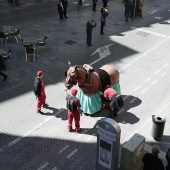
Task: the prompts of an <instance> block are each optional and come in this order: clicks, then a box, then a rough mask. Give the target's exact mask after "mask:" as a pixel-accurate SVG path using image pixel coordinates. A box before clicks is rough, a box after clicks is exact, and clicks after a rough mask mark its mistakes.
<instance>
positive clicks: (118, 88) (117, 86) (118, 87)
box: [110, 82, 121, 94]
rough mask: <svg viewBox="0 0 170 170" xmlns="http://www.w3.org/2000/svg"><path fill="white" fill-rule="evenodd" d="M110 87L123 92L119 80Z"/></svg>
mask: <svg viewBox="0 0 170 170" xmlns="http://www.w3.org/2000/svg"><path fill="white" fill-rule="evenodd" d="M110 87H111V88H112V89H114V90H116V91H117V92H118V93H119V94H121V90H120V84H119V82H118V83H116V84H114V85H111V86H110Z"/></svg>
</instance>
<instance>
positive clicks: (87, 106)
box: [76, 91, 101, 115]
mask: <svg viewBox="0 0 170 170" xmlns="http://www.w3.org/2000/svg"><path fill="white" fill-rule="evenodd" d="M76 97H77V98H78V99H79V100H80V104H81V110H83V112H84V113H88V114H90V115H91V114H94V113H96V112H98V111H100V110H101V97H100V92H96V93H94V94H86V93H83V92H82V91H79V92H78V94H77V96H76Z"/></svg>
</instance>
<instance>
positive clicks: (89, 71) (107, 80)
mask: <svg viewBox="0 0 170 170" xmlns="http://www.w3.org/2000/svg"><path fill="white" fill-rule="evenodd" d="M68 64H69V67H70V68H69V69H68V70H67V71H65V76H66V81H65V86H66V87H67V88H68V89H71V88H72V87H73V86H75V85H78V87H79V88H80V91H79V93H78V96H77V97H78V98H79V99H80V103H81V107H82V110H83V112H84V113H88V114H94V113H95V112H98V111H99V110H101V98H100V95H101V93H102V92H103V91H104V90H105V86H106V85H110V86H111V87H112V88H114V89H115V90H116V91H117V92H118V93H120V85H119V71H118V70H117V69H116V68H114V67H112V66H111V65H104V66H102V67H101V68H99V69H98V70H96V71H94V69H93V68H92V67H91V66H90V65H88V64H84V65H83V66H81V65H75V66H72V65H71V62H68Z"/></svg>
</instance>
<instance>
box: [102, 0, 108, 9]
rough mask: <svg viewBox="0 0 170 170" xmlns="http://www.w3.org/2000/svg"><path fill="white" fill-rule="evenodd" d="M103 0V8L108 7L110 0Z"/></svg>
mask: <svg viewBox="0 0 170 170" xmlns="http://www.w3.org/2000/svg"><path fill="white" fill-rule="evenodd" d="M102 2H103V8H107V3H108V0H102Z"/></svg>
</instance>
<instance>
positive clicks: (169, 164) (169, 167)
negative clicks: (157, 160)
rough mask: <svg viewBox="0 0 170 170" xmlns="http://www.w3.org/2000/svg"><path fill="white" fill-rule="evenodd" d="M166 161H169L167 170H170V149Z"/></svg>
mask: <svg viewBox="0 0 170 170" xmlns="http://www.w3.org/2000/svg"><path fill="white" fill-rule="evenodd" d="M165 157H166V160H167V163H168V164H167V165H166V170H170V148H169V149H168V151H167V152H166V156H165Z"/></svg>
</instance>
